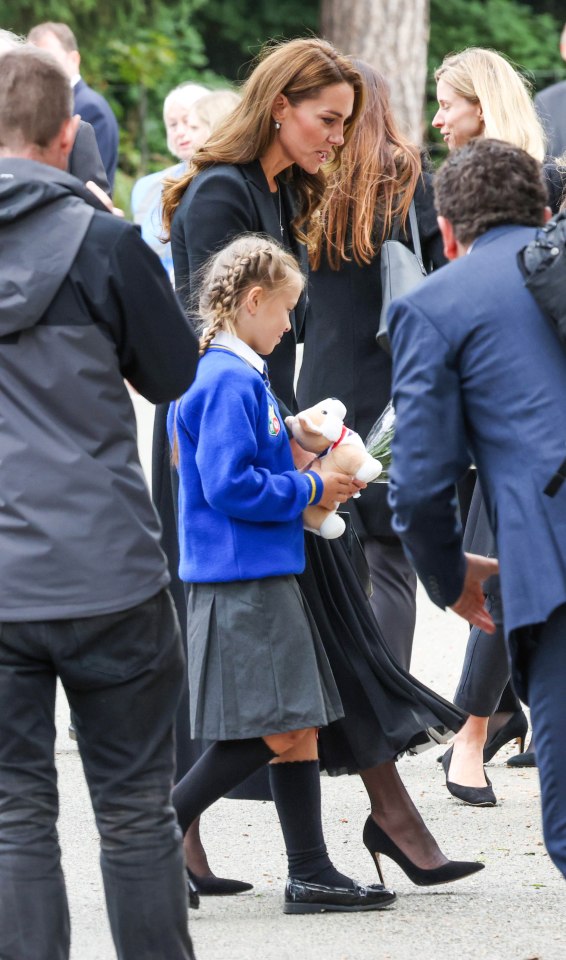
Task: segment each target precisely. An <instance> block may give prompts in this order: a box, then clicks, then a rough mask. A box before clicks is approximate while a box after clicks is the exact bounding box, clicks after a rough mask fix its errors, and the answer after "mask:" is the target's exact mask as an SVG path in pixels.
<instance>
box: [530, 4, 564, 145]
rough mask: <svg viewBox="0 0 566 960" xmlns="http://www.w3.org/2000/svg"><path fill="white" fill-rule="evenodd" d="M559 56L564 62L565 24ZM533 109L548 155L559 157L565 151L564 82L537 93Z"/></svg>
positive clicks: (561, 35)
mask: <svg viewBox="0 0 566 960" xmlns="http://www.w3.org/2000/svg"><path fill="white" fill-rule="evenodd" d="M560 54H561V56H562V59H563V60H566V23H565V24H564V28H563V30H562V33H561V34H560ZM535 107H536V109H537V113H538V115H539V117H540V119H541V122H542V125H543V127H544V129H545V131H546V135H547V137H548V150H547V152H548V154H549V155H550V156H551V157H560V156H561V155H562V154H563V153H564V151H565V150H566V80H561V81H560V82H559V83H553V84H552V86H550V87H546V88H545V89H544V90H541V91H540V93H537V95H536V97H535Z"/></svg>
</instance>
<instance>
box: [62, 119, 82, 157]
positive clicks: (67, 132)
mask: <svg viewBox="0 0 566 960" xmlns="http://www.w3.org/2000/svg"><path fill="white" fill-rule="evenodd" d="M80 122H81V118H80V115H79V114H78V113H76V114H75V115H74V117H70V118H69V119H68V120H65V121H64V122H63V124H62V126H61V129H60V131H59V146H60V147H61V150H62V152H63V154H64V156H66V157H68V156H69V154H70V152H71V150H72V149H73V144H74V142H75V137H76V135H77V132H78V129H79V126H80Z"/></svg>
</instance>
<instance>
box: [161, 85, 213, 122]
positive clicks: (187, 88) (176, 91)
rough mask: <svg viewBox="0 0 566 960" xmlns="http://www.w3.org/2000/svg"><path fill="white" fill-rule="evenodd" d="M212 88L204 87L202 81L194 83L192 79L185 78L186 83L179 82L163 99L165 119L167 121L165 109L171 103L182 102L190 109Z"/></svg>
mask: <svg viewBox="0 0 566 960" xmlns="http://www.w3.org/2000/svg"><path fill="white" fill-rule="evenodd" d="M209 93H210V90H209V89H208V87H203V86H202V85H201V84H200V83H193V81H192V80H185V82H184V83H179V84H178V85H177V86H176V87H173V89H172V90H170V91H169V93H168V94H167V95H166V97H165V100H164V101H163V120H164V122H165V111H166V110H167V107H168V106H169V104H170V103H173V101H175V103H180V104H182V106H183V107H186V108H187V109H190V108H191V107H193V106H194V105H195V103H197V101H198V100H200V99H201V98H202V97H206V96H208V94H209Z"/></svg>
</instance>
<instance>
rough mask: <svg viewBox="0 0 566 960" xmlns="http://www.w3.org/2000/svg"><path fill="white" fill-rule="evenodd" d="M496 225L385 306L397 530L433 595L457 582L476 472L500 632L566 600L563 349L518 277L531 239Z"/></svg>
mask: <svg viewBox="0 0 566 960" xmlns="http://www.w3.org/2000/svg"><path fill="white" fill-rule="evenodd" d="M535 232H536V231H535V229H534V228H530V227H521V226H501V227H496V228H494V229H492V230H490V231H488V232H487V233H486V234H484V235H483V236H481V237H478V239H477V240H476V241H475V243H474V244H473V247H472V249H471V251H470V254H469V256H464V257H461V258H460V259H458V260H456V261H454V262H452V263H450V264H449V265H448V266H447V267H444V268H443V269H442V270H439V271H438V272H437V273H434V274H432V275H431V276H430V277H428V278H427V279H426V280H425V281H424V282H423V283H422V284H420V285H419V287H418V288H416V289H415V290H414V291H413V292H412V293H411V294H409V295H408V296H407V297H405V298H402V299H399V300H397V301H395V302H394V303H393V304H392V305H391V308H390V326H389V329H390V332H391V340H392V348H393V399H394V404H395V409H396V412H397V418H398V419H397V433H396V437H395V441H394V445H393V468H392V479H391V485H390V503H391V506H392V508H393V511H394V529H395V530H396V532H397V534H398V535H399V536H400V537H401V539H402V541H403V544H404V546H405V549H406V552H407V554H408V556H409V558H410V560H411V562H412V563H413V565H414V567H415V569H416V570H417V573H418V575H419V577H420V578H421V580H422V582H423V584H424V585H425V587H426V589H427V592H428V594H429V596H430V597H431V599H432V600H433V601H434V602H435V603H436V604H438V605H439V606H441V607H444V606H449V605H451V604H453V603H454V602H455V600H456V599H457V598H458V596H459V594H460V593H461V590H462V587H463V579H464V556H463V552H462V537H461V529H460V524H459V520H458V516H457V510H456V503H455V488H454V485H455V483H456V482H457V481H458V480H459V479H460V477H461V476H462V474H463V473H464V472H465V470H467V468H468V467H469V465H470V462H474V463H475V464H476V466H477V469H478V474H479V477H480V481H481V485H482V490H483V493H484V496H485V500H486V505H487V509H488V513H489V518H490V523H491V525H492V529H493V531H494V533H495V535H496V539H497V544H498V550H499V558H500V565H501V587H502V595H503V602H504V609H505V626H506V630H507V632H508V633H510V632H511V631H512V630H514V629H516V628H517V627H520V626H526V625H528V624H534V623H541V622H543V621H545V620H547V619H548V617H549V615H550V613H551V612H552V611H553V610H554V609H555V608H556V607H558V606H559V605H560V604H562V603H564V602H566V483H565V484H563V485H562V486H560V487H559V489H558V490H557V491H556V493H555V495H554V496H550V495H549V494H548V493H546V492H545V490H546V489H547V486H548V484H549V482H550V481H551V479H552V478H553V477H554V476H555V474H556V473H557V471H558V470H559V468H560V467H561V465H562V463H563V462H564V460H565V458H566V352H565V351H564V349H563V347H562V346H561V344H560V343H559V341H558V339H557V337H556V335H555V334H554V332H553V330H552V329H551V327H550V325H549V324H548V322H547V321H546V319H545V318H544V316H543V315H542V314H541V312H540V310H539V309H538V307H537V305H536V303H535V301H534V299H533V298H532V296H531V294H530V293H529V292H528V290H526V289H525V287H524V285H523V280H522V276H521V273H520V271H519V267H518V265H517V259H516V255H517V251H518V250H519V249H520V248H521V247H523V246H524V245H525V244H526V243H527V242H528V241H529V240H531V239H532V238H533V237H534V235H535Z"/></svg>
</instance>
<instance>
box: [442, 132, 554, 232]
mask: <svg viewBox="0 0 566 960" xmlns="http://www.w3.org/2000/svg"><path fill="white" fill-rule="evenodd" d="M434 195H435V202H436V210H437V213H438V214H439V215H440V216H441V217H445V218H446V219H447V220H449V221H450V223H451V224H452V227H453V229H454V234H455V236H456V239H457V240H459V241H460V243H464V244H468V243H471V242H472V241H473V240H475V239H476V237H479V236H481V234H482V233H486V232H487V231H488V230H491V228H492V227H497V226H499V225H501V224H505V223H514V224H521V225H523V226H531V227H539V226H541V225H542V224H543V222H544V208H545V206H546V204H547V202H548V200H547V192H546V187H545V185H544V182H543V179H542V168H541V165H540V163H539V162H538V160H535V159H534V157H531V155H530V154H528V153H526V151H525V150H521V149H520V147H515V146H514V145H513V144H511V143H504V142H503V141H502V140H489V139H485V138H477V139H475V140H471V141H470V143H468V144H466V146H465V147H462V148H461V149H460V150H455V151H454V152H453V153H451V154H450V155H449V156H448V158H447V159H446V160H445V161H444V163H443V164H442V166H441V168H440V170H439V171H438V173H437V175H436V178H435V185H434Z"/></svg>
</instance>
